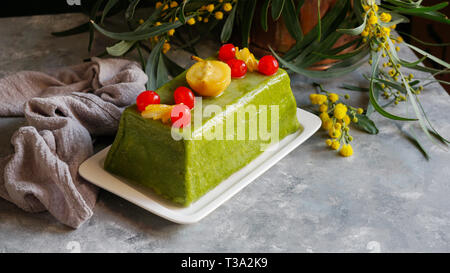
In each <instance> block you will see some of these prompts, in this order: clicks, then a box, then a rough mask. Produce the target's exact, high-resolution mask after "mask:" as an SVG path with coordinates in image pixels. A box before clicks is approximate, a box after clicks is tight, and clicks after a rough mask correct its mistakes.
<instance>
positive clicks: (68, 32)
mask: <svg viewBox="0 0 450 273" xmlns="http://www.w3.org/2000/svg"><path fill="white" fill-rule="evenodd" d="M89 26H90V24H89V23H83V24H81V25H79V26H76V27H73V28H70V29H67V30H64V31H58V32H52V35H53V36H56V37H64V36H70V35H75V34H80V33H83V32H86V31H89Z"/></svg>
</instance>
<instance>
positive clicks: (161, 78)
mask: <svg viewBox="0 0 450 273" xmlns="http://www.w3.org/2000/svg"><path fill="white" fill-rule="evenodd" d="M163 55H164V54H163V53H162V52H160V53H159V60H158V68H157V70H156V88H160V87H161V86H163V85H164V84H165V83H166V82H168V81H169V71H168V70H167V67H166V64H165V62H164V59H163Z"/></svg>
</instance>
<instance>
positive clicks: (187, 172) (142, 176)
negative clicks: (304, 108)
mask: <svg viewBox="0 0 450 273" xmlns="http://www.w3.org/2000/svg"><path fill="white" fill-rule="evenodd" d="M185 73H186V72H184V73H182V74H181V75H179V76H177V77H176V78H175V79H173V80H172V81H170V82H169V83H167V84H166V85H164V86H162V87H161V88H159V89H158V90H156V92H158V94H159V95H160V97H161V103H165V104H173V91H174V90H175V89H176V88H177V87H178V86H187V83H186V80H185ZM202 102H203V109H204V108H205V107H206V106H207V105H211V104H214V105H219V106H221V107H223V108H224V109H225V106H226V105H232V106H236V108H235V110H234V111H231V112H226V113H227V114H226V115H224V113H223V112H221V113H215V114H213V115H212V117H206V116H205V115H203V119H202V121H201V124H202V126H200V127H199V128H195V129H194V130H193V133H194V134H195V133H198V132H199V130H204V132H203V133H205V132H206V133H207V132H209V131H211V130H214V129H215V128H220V126H223V127H224V128H225V125H223V122H224V116H230V115H234V114H235V113H234V112H235V111H237V112H242V111H244V110H245V107H246V106H248V105H255V106H256V107H258V106H259V105H269V107H270V105H278V106H279V117H280V122H279V124H278V126H279V132H280V133H279V139H280V140H281V139H283V138H284V137H285V136H287V135H289V134H292V133H294V132H296V131H297V130H299V128H300V124H299V123H298V120H297V116H296V111H297V106H296V102H295V99H294V96H293V94H292V91H291V88H290V80H289V76H288V75H287V73H286V72H285V71H284V70H282V69H279V71H278V72H277V73H276V74H275V75H273V76H264V75H261V74H259V73H255V72H253V73H250V72H249V73H247V75H246V76H245V78H243V79H233V80H232V81H231V84H230V86H229V87H228V88H227V89H226V90H225V91H224V93H223V94H222V95H220V96H218V97H209V98H208V97H206V98H205V97H204V98H203V101H202ZM196 107H197V106H196ZM195 110H196V109H195V108H194V110H192V125H191V127H192V128H194V120H195V116H196V113H195ZM239 122H243V123H245V125H246V126H244V127H245V128H246V129H247V130H248V125H249V124H253V123H255V122H256V123H257V122H258V115H253V116H252V115H246V116H245V118H243V119H241V120H239ZM237 123H238V120H236V118H235V123H234V127H235V128H234V129H235V130H234V134H235V135H236V133H237V129H236V127H237ZM211 124H212V125H213V126H210V125H211ZM206 125H208V126H206ZM268 128H269V130H270V129H271V127H270V112H269V124H268ZM182 134H183V132H182ZM185 135H186V134H185ZM223 138H225V136H224V137H223ZM267 143H268V141H264V140H262V139H259V138H258V139H256V140H249V138H248V133H247V134H246V139H245V140H236V138H234V140H205V139H201V140H191V139H186V138H185V139H182V140H180V141H176V140H174V139H173V138H172V136H171V126H170V125H168V124H163V123H162V122H161V121H159V120H156V121H155V120H148V119H144V118H142V117H141V115H140V113H139V112H138V111H137V108H136V106H135V105H133V106H130V107H128V108H127V109H126V110H125V111H124V113H123V114H122V118H121V120H120V125H119V130H118V132H117V136H116V139H115V141H114V143H113V145H112V147H111V149H110V151H109V153H108V156H107V158H106V161H105V169H106V170H107V171H109V172H111V173H114V174H117V175H119V176H122V177H125V178H128V179H130V180H132V181H135V182H138V183H140V184H141V185H144V186H147V187H150V188H152V189H153V190H154V191H155V192H156V193H157V194H159V195H161V196H163V197H165V198H167V199H170V200H172V201H174V202H176V203H178V204H181V205H183V206H188V205H189V204H190V203H192V202H194V201H195V200H197V199H198V198H200V197H201V196H203V195H204V194H205V193H207V192H208V191H210V190H211V189H213V188H214V187H215V186H217V185H218V184H219V183H220V182H221V181H223V180H224V179H226V178H227V177H228V176H230V175H231V174H233V173H234V172H236V171H238V170H239V169H241V168H242V167H244V166H245V165H247V164H248V163H249V162H251V161H252V160H253V159H255V158H256V157H257V156H258V155H260V154H261V153H262V150H261V144H267Z"/></svg>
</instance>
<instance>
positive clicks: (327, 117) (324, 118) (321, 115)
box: [319, 112, 330, 121]
mask: <svg viewBox="0 0 450 273" xmlns="http://www.w3.org/2000/svg"><path fill="white" fill-rule="evenodd" d="M319 117H320V119H321V120H322V121H325V120H329V119H330V116H329V115H328V113H327V112H323V113H320V115H319Z"/></svg>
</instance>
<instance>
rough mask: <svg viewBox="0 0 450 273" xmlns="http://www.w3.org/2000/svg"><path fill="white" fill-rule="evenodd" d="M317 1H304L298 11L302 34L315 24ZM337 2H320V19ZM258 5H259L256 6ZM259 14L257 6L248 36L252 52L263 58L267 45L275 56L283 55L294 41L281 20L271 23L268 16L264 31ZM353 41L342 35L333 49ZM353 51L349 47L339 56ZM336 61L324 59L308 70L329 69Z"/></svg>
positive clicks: (266, 52)
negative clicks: (266, 26)
mask: <svg viewBox="0 0 450 273" xmlns="http://www.w3.org/2000/svg"><path fill="white" fill-rule="evenodd" d="M317 1H318V0H305V3H304V4H303V6H302V7H301V9H300V13H299V15H298V18H299V21H300V25H301V27H302V31H303V33H304V34H307V33H308V32H310V31H311V30H312V29H313V28H314V27H315V26H316V24H317V19H318V18H317V15H318V12H317ZM336 1H337V0H321V2H320V15H321V18H323V16H325V14H326V13H327V12H328V10H329V9H330V8H332V7H333V5H334V4H335V3H336ZM258 5H260V4H258ZM260 13H261V7H260V6H259V7H258V9H257V11H256V14H255V21H254V22H255V23H254V25H253V28H252V33H251V35H250V47H251V49H252V51H253V52H254V53H255V55H257V56H263V55H266V54H270V51H269V50H268V45H270V46H271V47H272V49H273V50H275V51H276V52H277V54H280V55H283V54H284V53H286V52H287V51H288V50H289V49H290V48H291V47H292V46H293V45H295V43H296V41H295V39H294V38H292V36H291V35H290V34H289V32H288V30H287V28H286V25H285V23H284V21H283V20H282V19H280V20H277V21H275V22H274V21H273V20H272V16H271V15H270V11H269V15H268V18H267V19H268V30H267V32H266V31H264V30H263V29H262V27H261V24H260V17H259V14H260ZM352 39H354V37H352V36H350V35H342V36H341V37H340V38H339V39H338V40H337V41H336V43H335V44H334V46H333V48H336V47H339V46H342V45H344V44H346V43H348V42H349V41H351V40H352ZM353 49H355V47H354V46H353V47H349V48H346V49H345V50H343V51H342V52H340V53H339V54H344V53H348V52H350V51H352V50H353ZM337 61H338V60H332V59H325V60H322V61H320V62H317V63H315V64H314V65H313V66H311V67H310V68H309V69H312V70H325V69H327V68H329V67H330V66H331V65H332V64H333V63H336V62H337Z"/></svg>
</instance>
